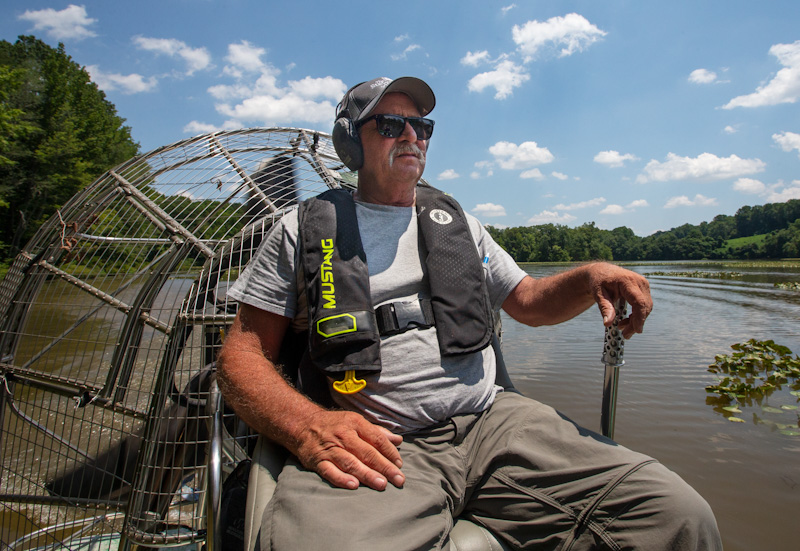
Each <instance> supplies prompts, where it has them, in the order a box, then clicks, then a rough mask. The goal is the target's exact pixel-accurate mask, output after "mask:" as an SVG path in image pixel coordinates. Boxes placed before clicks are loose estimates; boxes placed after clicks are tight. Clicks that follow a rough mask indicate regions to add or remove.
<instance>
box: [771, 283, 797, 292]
mask: <svg viewBox="0 0 800 551" xmlns="http://www.w3.org/2000/svg"><path fill="white" fill-rule="evenodd" d="M774 286H775V287H776V288H778V289H788V290H789V291H800V281H784V282H782V283H775V284H774Z"/></svg>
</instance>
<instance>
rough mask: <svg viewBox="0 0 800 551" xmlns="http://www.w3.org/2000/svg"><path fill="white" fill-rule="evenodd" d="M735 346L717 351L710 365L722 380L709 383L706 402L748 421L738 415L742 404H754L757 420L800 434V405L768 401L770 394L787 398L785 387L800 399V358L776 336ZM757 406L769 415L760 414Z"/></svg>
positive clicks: (739, 420)
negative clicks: (777, 405)
mask: <svg viewBox="0 0 800 551" xmlns="http://www.w3.org/2000/svg"><path fill="white" fill-rule="evenodd" d="M731 348H732V349H733V350H734V352H733V353H732V354H717V355H716V357H715V361H714V363H713V364H711V365H710V366H709V367H708V371H710V372H711V373H714V374H715V375H717V379H718V380H717V384H714V385H709V386H707V387H706V392H708V393H709V396H708V397H707V398H706V403H707V404H708V405H710V406H713V407H714V411H716V412H717V413H720V414H721V415H723V416H724V417H725V418H727V419H728V420H729V421H732V422H735V423H743V422H744V419H742V418H741V417H738V416H737V415H739V414H741V413H742V408H745V407H749V408H753V423H755V424H757V425H759V424H760V425H767V426H769V427H770V428H771V429H772V430H776V431H778V432H780V433H781V434H784V435H786V436H800V414H798V405H797V404H790V403H783V404H781V405H780V406H779V407H776V406H775V405H774V404H773V405H770V404H769V403H768V402H769V398H770V397H773V398H779V400H780V401H781V402H783V401H784V400H783V398H784V394H785V393H783V392H781V391H782V390H783V389H784V387H787V388H788V389H789V392H788V395H787V397H788V396H792V397H794V399H795V402H800V358H798V356H797V355H792V351H791V350H790V349H789V348H787V347H786V346H782V345H779V344H776V343H775V342H774V341H772V340H767V341H757V340H755V339H750V340H749V341H746V342H742V343H737V344H734V345H732V346H731ZM776 392H778V393H779V394H778V395H775V393H776ZM756 407H757V408H758V410H760V413H761V414H762V415H763V414H766V415H767V416H766V417H763V416H762V415H759V413H757V411H756ZM791 417H794V419H791Z"/></svg>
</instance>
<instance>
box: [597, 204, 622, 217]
mask: <svg viewBox="0 0 800 551" xmlns="http://www.w3.org/2000/svg"><path fill="white" fill-rule="evenodd" d="M625 212H627V211H626V210H625V207H623V206H622V205H607V206H606V208H604V209H603V210H601V211H600V214H612V215H617V214H624V213H625Z"/></svg>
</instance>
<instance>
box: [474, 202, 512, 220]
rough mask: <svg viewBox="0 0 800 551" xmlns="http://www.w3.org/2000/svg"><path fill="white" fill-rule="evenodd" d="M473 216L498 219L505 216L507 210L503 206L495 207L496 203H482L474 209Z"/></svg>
mask: <svg viewBox="0 0 800 551" xmlns="http://www.w3.org/2000/svg"><path fill="white" fill-rule="evenodd" d="M471 212H472V214H474V215H475V216H486V217H489V218H491V217H497V216H505V215H506V209H505V207H503V205H495V204H494V203H480V204H478V205H476V206H475V208H474V209H472V211H471Z"/></svg>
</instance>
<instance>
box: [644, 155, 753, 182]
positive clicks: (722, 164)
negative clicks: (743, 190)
mask: <svg viewBox="0 0 800 551" xmlns="http://www.w3.org/2000/svg"><path fill="white" fill-rule="evenodd" d="M766 166H767V165H766V163H765V162H764V161H762V160H761V159H742V158H740V157H738V156H736V155H731V156H730V157H717V156H716V155H713V154H711V153H702V154H701V155H699V156H697V157H695V158H691V157H680V156H678V155H676V154H675V153H669V154H668V155H667V160H666V161H665V162H663V163H662V162H659V161H656V160H655V159H653V160H651V161H650V162H649V163H647V166H645V167H644V172H642V174H639V176H637V178H636V181H637V182H638V183H640V184H643V183H647V182H668V181H672V180H699V181H704V180H705V181H710V180H725V179H728V178H738V177H742V176H746V175H749V174H755V173H757V172H763V171H764V169H765V168H766Z"/></svg>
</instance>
